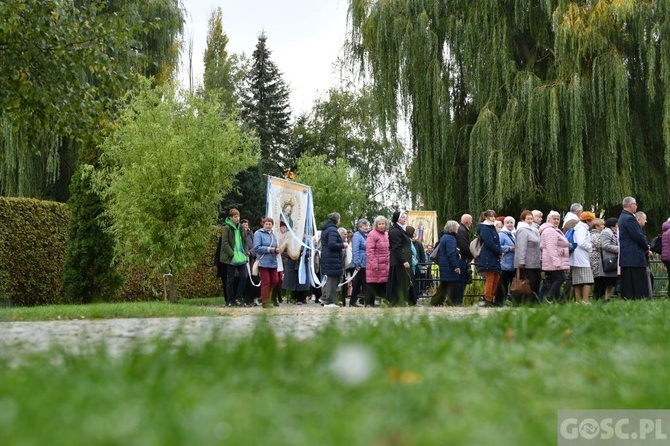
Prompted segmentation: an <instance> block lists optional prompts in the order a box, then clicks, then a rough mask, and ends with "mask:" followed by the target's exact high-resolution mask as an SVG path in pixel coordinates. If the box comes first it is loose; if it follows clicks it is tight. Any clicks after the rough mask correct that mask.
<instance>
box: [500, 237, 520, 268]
mask: <svg viewBox="0 0 670 446" xmlns="http://www.w3.org/2000/svg"><path fill="white" fill-rule="evenodd" d="M498 237H500V249H502V252H503V258H502V259H500V268H502V270H503V271H514V254H515V252H514V250H515V249H516V247H515V245H516V237H514V234H512V233H511V232H508V231H500V232H499V233H498ZM510 248H514V249H513V250H511V251H510Z"/></svg>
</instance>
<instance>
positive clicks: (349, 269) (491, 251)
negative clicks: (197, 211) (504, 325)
mask: <svg viewBox="0 0 670 446" xmlns="http://www.w3.org/2000/svg"><path fill="white" fill-rule="evenodd" d="M622 204H623V210H622V212H621V215H619V217H618V218H616V217H611V218H608V219H606V220H603V219H602V218H598V217H596V215H595V214H594V213H593V212H589V211H584V209H583V207H582V205H581V204H580V203H574V204H573V205H572V206H571V207H570V209H569V211H568V212H567V213H566V214H565V216H564V217H563V219H562V222H561V215H560V214H559V213H558V212H556V211H553V210H552V211H550V212H549V213H548V214H547V218H546V222H543V217H544V215H543V213H542V212H541V211H539V210H533V211H530V210H524V211H523V212H521V214H520V216H519V221H518V224H517V222H516V220H515V219H514V217H512V216H509V215H508V216H504V217H502V216H501V217H499V216H497V214H496V212H495V211H494V210H491V209H489V210H486V211H484V212H482V213H481V215H480V216H479V221H478V224H477V225H476V227H475V230H474V231H473V232H476V235H475V236H474V237H473V236H472V235H471V230H472V225H473V217H472V215H470V214H463V215H462V216H461V219H460V223H459V222H457V221H455V220H449V221H447V223H446V224H445V225H444V228H443V230H442V231H441V233H440V236H439V243H438V244H436V245H435V246H432V245H430V244H427V245H424V244H423V243H422V242H421V241H419V240H417V231H416V229H415V228H413V227H412V226H409V225H407V214H406V213H405V212H402V211H396V212H394V213H393V216H392V218H391V220H390V221H388V220H387V218H386V217H383V216H378V217H376V218H375V219H374V220H373V222H372V224H371V223H370V221H369V220H367V219H364V218H363V219H360V220H359V221H358V222H357V224H356V228H355V232H353V233H352V232H348V231H347V230H346V229H344V228H342V227H340V214H338V213H337V212H333V213H331V214H330V215H328V218H327V220H326V221H325V222H324V223H323V224H322V226H321V228H320V229H321V233H320V238H319V240H318V244H317V249H316V251H314V252H316V253H318V255H314V253H313V252H312V250H311V249H307V252H306V255H301V256H300V257H299V258H298V259H297V260H296V259H293V258H291V257H290V256H288V255H287V253H286V251H285V250H284V249H283V248H282V247H281V246H280V243H279V241H278V239H277V236H276V235H275V234H274V232H273V227H274V220H273V219H272V218H270V217H265V218H263V220H262V222H261V224H262V227H261V228H260V229H259V230H257V231H256V232H255V233H254V232H252V231H251V230H250V229H249V224H248V221H246V220H240V214H239V212H238V211H237V210H236V209H231V210H230V212H229V215H228V218H227V219H226V221H225V223H224V225H223V229H222V236H221V239H220V242H219V245H218V249H217V253H216V255H215V269H216V271H217V273H218V275H219V276H220V277H221V281H222V288H223V291H224V297H225V300H226V303H227V305H247V306H249V305H254V304H256V303H257V301H258V300H259V301H260V302H258V303H259V304H260V305H262V306H263V307H266V308H269V307H272V306H277V305H279V303H281V302H282V301H283V297H282V290H284V291H285V292H286V294H287V298H288V299H289V300H290V301H292V302H293V303H295V304H298V305H302V304H304V303H306V302H307V301H308V299H310V298H312V299H314V300H316V301H317V302H320V303H321V304H322V305H323V306H324V307H327V308H335V307H340V306H346V305H347V298H348V305H349V306H351V307H359V306H369V307H373V306H375V305H378V302H385V303H386V305H389V306H405V305H410V306H413V305H417V304H418V299H419V297H420V296H421V295H422V293H424V291H426V290H427V288H428V284H429V282H431V281H435V282H437V283H439V285H438V286H437V287H436V290H435V293H434V294H432V296H430V304H431V305H433V306H441V305H449V306H461V305H463V297H464V292H465V287H466V285H467V284H468V283H471V282H472V276H473V273H474V271H476V273H477V274H479V275H480V276H481V277H483V279H484V290H483V300H482V301H481V302H480V305H482V306H501V305H503V304H504V303H505V302H506V301H507V300H508V299H510V300H511V301H512V302H514V303H519V304H523V303H530V304H532V303H538V302H544V303H561V302H567V301H574V302H575V303H579V304H583V305H589V304H590V300H591V297H595V298H596V299H601V298H602V299H604V300H605V301H609V300H610V299H612V297H613V296H614V294H615V290H616V289H618V290H619V293H618V294H619V296H621V297H622V298H626V299H641V298H647V297H651V296H652V294H653V293H652V280H651V277H650V273H649V266H648V265H649V258H650V256H651V250H650V245H649V242H648V241H647V238H646V236H645V235H644V231H643V229H642V228H643V227H644V225H645V224H646V218H647V217H646V215H645V214H644V213H643V212H640V211H638V210H637V202H636V200H635V199H634V198H633V197H626V198H624V200H623V203H622ZM281 224H284V222H283V221H282V222H281ZM284 226H285V224H284ZM282 229H284V228H282ZM305 242H306V240H305ZM304 245H305V246H307V243H305V244H304ZM662 247H663V249H662V260H663V262H664V264H665V266H666V268H670V219H669V220H668V221H667V222H665V223H664V224H663V235H662ZM666 247H667V249H666ZM304 249H305V248H303V250H304ZM434 250H437V253H434V252H433V251H434ZM431 253H432V255H431ZM312 256H314V259H311V257H312ZM431 258H432V259H433V260H431ZM310 260H313V262H312V263H313V264H314V265H316V270H317V274H318V277H319V278H320V285H319V286H314V284H312V285H310V283H309V281H305V280H302V281H301V280H299V279H298V272H299V270H300V268H301V266H302V267H304V269H305V270H307V269H308V266H309V262H310ZM433 262H434V263H435V264H436V268H431V263H433ZM254 263H255V264H256V265H255V267H254V268H253V270H252V269H251V268H250V265H252V264H254ZM301 264H302V265H301ZM256 270H257V271H256ZM254 279H256V280H257V281H259V282H260V286H258V285H259V284H258V283H255V282H254ZM301 282H303V283H301ZM566 282H567V284H568V285H569V286H565V285H566ZM617 285H618V288H617ZM573 295H574V298H573V297H572V296H573Z"/></svg>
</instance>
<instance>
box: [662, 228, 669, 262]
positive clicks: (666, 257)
mask: <svg viewBox="0 0 670 446" xmlns="http://www.w3.org/2000/svg"><path fill="white" fill-rule="evenodd" d="M661 229H663V236H662V238H661V240H662V242H663V245H662V251H661V260H663V261H664V262H666V263H668V262H670V221H666V222H664V223H663V226H661Z"/></svg>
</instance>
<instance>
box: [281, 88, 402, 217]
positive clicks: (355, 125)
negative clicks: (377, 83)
mask: <svg viewBox="0 0 670 446" xmlns="http://www.w3.org/2000/svg"><path fill="white" fill-rule="evenodd" d="M379 129H380V126H379V122H378V121H377V119H376V115H375V113H374V98H373V96H372V95H371V93H370V91H369V89H368V88H365V87H363V88H361V89H358V90H354V89H352V88H351V87H348V88H345V87H341V88H331V89H330V90H328V92H327V94H326V96H325V97H324V98H321V99H317V100H316V101H314V106H313V107H312V110H311V111H310V113H309V115H303V116H301V117H300V118H299V119H298V120H297V121H296V123H295V125H294V127H293V130H292V138H291V141H292V145H291V149H292V153H291V159H295V160H296V163H297V159H298V158H299V157H300V156H301V155H302V154H308V155H311V156H314V155H326V156H327V158H329V159H334V158H342V159H344V160H346V161H347V163H348V164H349V165H350V166H351V167H352V168H353V170H354V171H355V172H356V173H357V174H358V175H359V177H360V179H361V182H360V183H359V184H358V187H361V188H363V189H364V190H365V192H366V194H367V196H368V204H367V206H366V208H365V211H364V214H365V215H377V214H379V213H383V212H381V210H382V203H386V204H391V203H394V202H397V201H398V200H399V199H402V197H403V196H405V195H406V192H405V191H406V186H407V183H408V177H407V174H406V173H405V169H404V168H403V166H404V165H405V161H406V160H405V159H403V158H404V155H403V152H404V148H403V147H402V144H401V143H400V141H399V140H398V138H397V137H395V136H393V135H386V134H385V133H383V132H381V131H380V130H379ZM395 204H396V206H399V205H398V204H397V203H395Z"/></svg>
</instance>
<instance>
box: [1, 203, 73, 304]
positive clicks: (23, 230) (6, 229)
mask: <svg viewBox="0 0 670 446" xmlns="http://www.w3.org/2000/svg"><path fill="white" fill-rule="evenodd" d="M69 217H70V216H69V212H68V210H67V206H66V205H65V204H63V203H55V202H49V201H40V200H35V199H29V198H9V197H0V296H1V297H3V298H6V299H7V298H8V299H10V300H11V303H12V304H13V305H44V304H52V303H61V302H62V292H61V288H62V284H61V274H62V272H63V264H64V262H65V251H66V249H67V224H68V219H69Z"/></svg>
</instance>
